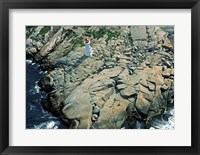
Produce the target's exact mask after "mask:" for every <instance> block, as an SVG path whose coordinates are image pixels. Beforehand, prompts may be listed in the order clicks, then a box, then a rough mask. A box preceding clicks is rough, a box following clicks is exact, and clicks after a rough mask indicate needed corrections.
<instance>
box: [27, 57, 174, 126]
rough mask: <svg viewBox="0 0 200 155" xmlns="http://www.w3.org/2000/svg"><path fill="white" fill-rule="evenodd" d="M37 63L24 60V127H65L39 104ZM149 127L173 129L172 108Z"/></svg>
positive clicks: (140, 123)
mask: <svg viewBox="0 0 200 155" xmlns="http://www.w3.org/2000/svg"><path fill="white" fill-rule="evenodd" d="M45 74H46V73H44V72H43V71H41V70H40V69H39V65H38V64H36V63H33V62H32V61H31V60H26V128H27V129H66V128H67V127H66V126H65V125H64V124H63V123H62V122H61V121H60V119H59V118H58V117H54V116H53V115H52V114H51V113H49V112H48V111H45V110H44V109H43V107H42V105H41V101H42V98H46V94H45V93H44V92H42V91H40V87H39V86H38V81H39V80H40V79H41V78H42V77H43V76H44V75H45ZM143 128H144V123H142V122H139V121H138V122H136V129H143ZM150 129H174V108H173V107H169V108H167V110H166V111H165V112H164V114H163V115H161V116H160V117H157V118H155V119H153V120H152V122H151V127H150Z"/></svg>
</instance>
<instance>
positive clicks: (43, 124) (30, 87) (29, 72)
mask: <svg viewBox="0 0 200 155" xmlns="http://www.w3.org/2000/svg"><path fill="white" fill-rule="evenodd" d="M44 74H45V73H44V72H42V71H41V70H40V69H39V65H37V64H35V63H32V61H31V60H26V128H27V129H58V128H59V129H64V128H66V127H65V126H64V124H62V122H61V121H60V120H59V118H57V117H54V116H53V115H52V114H51V113H49V112H48V111H45V110H44V109H43V107H42V105H41V100H42V98H45V97H46V94H45V93H44V92H42V91H40V87H39V86H38V81H39V80H40V79H41V78H42V77H43V76H44Z"/></svg>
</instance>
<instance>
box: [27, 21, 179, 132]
mask: <svg viewBox="0 0 200 155" xmlns="http://www.w3.org/2000/svg"><path fill="white" fill-rule="evenodd" d="M25 45H26V62H25V63H26V103H25V104H26V129H160V130H161V129H162V130H172V129H174V128H175V123H174V122H175V120H174V111H175V109H174V52H175V51H174V26H173V25H124V26H121V25H120V26H118V25H114V26H113V25H106V26H103V25H100V26H93V25H83V26H76V25H70V26H64V25H62V26H51V25H30V26H26V43H25Z"/></svg>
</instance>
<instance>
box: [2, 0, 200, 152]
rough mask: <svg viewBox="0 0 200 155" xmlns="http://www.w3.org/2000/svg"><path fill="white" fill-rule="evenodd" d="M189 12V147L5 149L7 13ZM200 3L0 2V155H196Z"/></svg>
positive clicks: (163, 0)
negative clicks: (190, 90)
mask: <svg viewBox="0 0 200 155" xmlns="http://www.w3.org/2000/svg"><path fill="white" fill-rule="evenodd" d="M49 8H50V9H63V8H67V9H72V8H76V9H84V8H92V9H101V8H104V9H105V8H109V9H115V8H118V9H128V8H129V9H191V14H192V22H191V25H192V32H191V35H192V49H191V51H192V75H191V77H192V81H191V83H192V120H191V122H192V126H191V131H192V135H191V137H192V145H191V146H190V147H185V146H180V147H171V146H169V147H157V146H153V147H143V146H140V147H134V146H133V147H128V146H127V147H110V146H107V147H99V146H95V147H78V146H77V147H15V146H9V9H49ZM199 27H200V2H199V1H198V0H95V1H93V0H0V153H1V154H3V155H8V154H9V155H12V154H13V155H14V154H19V155H20V154H38V155H39V154H71V155H72V154H74V155H75V154H96V155H98V154H159V155H162V154H163V155H164V154H165V155H168V154H170V155H173V154H174V155H175V154H176V155H178V154H181V155H182V154H184V155H186V154H187V155H189V154H191V155H192V154H193V155H198V154H200V142H199V141H200V112H199V111H200V105H199V104H200V103H199V97H200V95H199V94H198V93H199V89H200V82H199V77H200V72H199V69H200V63H199V60H200V54H199V52H200V51H199V46H200V44H199V41H200V31H199ZM27 140H28V139H27Z"/></svg>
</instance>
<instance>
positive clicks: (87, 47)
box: [84, 38, 93, 57]
mask: <svg viewBox="0 0 200 155" xmlns="http://www.w3.org/2000/svg"><path fill="white" fill-rule="evenodd" d="M84 44H85V55H86V56H87V57H89V56H92V53H93V51H92V49H91V47H90V40H89V38H85V39H84Z"/></svg>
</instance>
